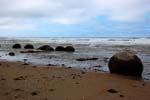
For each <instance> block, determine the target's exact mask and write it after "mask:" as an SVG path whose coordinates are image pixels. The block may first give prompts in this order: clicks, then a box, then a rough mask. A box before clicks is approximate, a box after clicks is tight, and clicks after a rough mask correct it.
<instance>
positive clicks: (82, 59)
mask: <svg viewBox="0 0 150 100" xmlns="http://www.w3.org/2000/svg"><path fill="white" fill-rule="evenodd" d="M76 60H77V61H88V60H98V58H78V59H76Z"/></svg>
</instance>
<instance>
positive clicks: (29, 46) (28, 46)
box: [24, 44, 34, 49]
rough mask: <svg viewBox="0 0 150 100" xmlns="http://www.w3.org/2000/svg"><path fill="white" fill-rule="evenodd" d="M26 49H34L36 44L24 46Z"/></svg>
mask: <svg viewBox="0 0 150 100" xmlns="http://www.w3.org/2000/svg"><path fill="white" fill-rule="evenodd" d="M24 49H34V46H33V45H31V44H27V45H25V46H24Z"/></svg>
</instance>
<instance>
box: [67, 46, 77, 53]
mask: <svg viewBox="0 0 150 100" xmlns="http://www.w3.org/2000/svg"><path fill="white" fill-rule="evenodd" d="M65 51H67V52H74V51H75V48H74V47H72V46H67V47H66V48H65Z"/></svg>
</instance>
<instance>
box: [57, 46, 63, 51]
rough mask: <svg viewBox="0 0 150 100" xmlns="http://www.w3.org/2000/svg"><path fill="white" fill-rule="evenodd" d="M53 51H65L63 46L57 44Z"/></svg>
mask: <svg viewBox="0 0 150 100" xmlns="http://www.w3.org/2000/svg"><path fill="white" fill-rule="evenodd" d="M55 51H65V48H64V47H63V46H57V47H56V48H55Z"/></svg>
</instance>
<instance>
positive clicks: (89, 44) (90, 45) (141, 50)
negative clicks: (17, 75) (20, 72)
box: [0, 38, 150, 79]
mask: <svg viewBox="0 0 150 100" xmlns="http://www.w3.org/2000/svg"><path fill="white" fill-rule="evenodd" d="M0 43H1V48H0V56H1V57H0V59H1V60H8V61H24V59H27V62H28V63H32V64H54V65H66V66H71V67H77V68H84V69H91V70H93V69H99V70H103V71H107V72H108V71H109V70H108V67H107V65H108V61H106V59H107V58H108V59H107V60H109V58H110V57H111V56H112V55H113V54H115V53H116V52H119V51H121V50H132V51H134V52H135V53H136V54H137V55H138V56H139V57H140V59H141V60H142V62H143V64H144V72H143V77H144V78H147V79H150V39H148V38H135V39H133V38H132V39H128V38H126V39H125V38H15V39H14V38H1V39H0ZM15 43H20V44H21V45H22V46H24V45H25V44H28V43H30V44H33V45H34V47H35V48H38V47H39V46H41V45H45V44H48V45H51V46H52V47H54V48H55V47H56V46H58V45H63V46H67V45H73V46H74V47H75V48H76V51H75V52H74V53H66V52H45V53H32V54H31V53H29V54H21V53H20V50H14V49H12V48H11V47H12V45H13V44H15ZM22 50H23V49H22ZM10 51H13V52H15V53H16V56H9V55H7V54H8V53H9V52H10ZM87 57H88V58H92V57H94V58H95V57H96V58H99V59H98V60H93V61H83V62H81V61H76V59H77V58H87ZM93 66H100V67H99V68H97V67H93Z"/></svg>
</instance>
